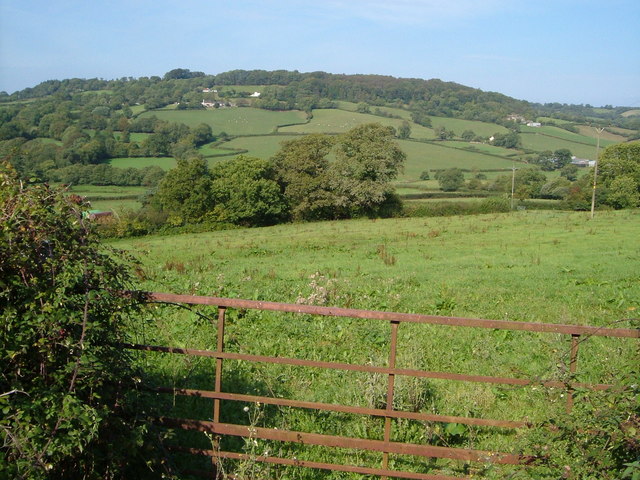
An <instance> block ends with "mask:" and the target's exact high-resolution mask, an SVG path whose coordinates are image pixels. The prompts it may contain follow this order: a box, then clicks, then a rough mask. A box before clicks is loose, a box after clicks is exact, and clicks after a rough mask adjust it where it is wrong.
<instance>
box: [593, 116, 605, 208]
mask: <svg viewBox="0 0 640 480" xmlns="http://www.w3.org/2000/svg"><path fill="white" fill-rule="evenodd" d="M593 128H595V130H596V132H598V142H597V143H596V164H595V165H594V167H593V191H592V192H591V220H593V213H594V212H595V209H596V182H597V179H598V156H599V155H600V134H601V133H602V132H603V131H604V127H601V128H596V127H593Z"/></svg>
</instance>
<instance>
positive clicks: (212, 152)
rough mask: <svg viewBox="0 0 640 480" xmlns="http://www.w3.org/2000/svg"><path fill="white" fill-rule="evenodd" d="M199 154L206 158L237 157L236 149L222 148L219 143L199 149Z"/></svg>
mask: <svg viewBox="0 0 640 480" xmlns="http://www.w3.org/2000/svg"><path fill="white" fill-rule="evenodd" d="M225 146H226V144H225ZM198 152H199V153H201V154H202V155H203V156H204V157H215V156H221V155H235V154H236V153H237V152H236V151H235V150H234V149H230V148H220V146H219V145H218V143H217V141H216V142H212V143H207V144H206V145H202V146H201V147H198Z"/></svg>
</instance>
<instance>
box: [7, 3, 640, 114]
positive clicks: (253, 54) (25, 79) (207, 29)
mask: <svg viewBox="0 0 640 480" xmlns="http://www.w3.org/2000/svg"><path fill="white" fill-rule="evenodd" d="M173 68H188V69H190V70H194V71H203V72H205V73H211V74H215V73H221V72H224V71H227V70H233V69H247V70H250V69H265V70H275V69H286V70H299V71H301V72H309V71H316V70H322V71H326V72H331V73H372V74H384V75H392V76H395V77H417V78H424V79H429V78H440V79H441V80H444V81H452V82H457V83H461V84H463V85H468V86H471V87H475V88H481V89H482V90H486V91H497V92H500V93H504V94H506V95H510V96H512V97H515V98H519V99H524V100H529V101H533V102H561V103H577V104H581V103H584V104H587V103H588V104H591V105H594V106H600V105H606V104H611V105H614V106H617V105H625V106H634V107H638V106H640V1H638V0H600V1H596V0H593V1H592V0H554V1H551V0H529V1H524V0H264V1H258V0H226V1H220V0H208V1H204V0H0V90H4V91H7V92H9V93H12V92H14V91H16V90H20V89H22V88H25V87H30V86H35V85H36V84H38V83H39V82H42V81H44V80H50V79H63V78H71V77H80V78H92V77H100V78H106V79H112V78H120V77H128V76H132V77H140V76H151V75H159V76H162V75H163V74H164V73H165V72H167V71H169V70H171V69H173Z"/></svg>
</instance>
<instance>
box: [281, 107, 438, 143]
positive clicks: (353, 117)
mask: <svg viewBox="0 0 640 480" xmlns="http://www.w3.org/2000/svg"><path fill="white" fill-rule="evenodd" d="M363 123H380V124H382V125H389V126H392V127H394V128H398V127H400V125H401V124H402V120H400V119H397V118H386V117H378V116H376V115H370V114H364V113H356V112H349V111H346V110H337V109H317V110H314V111H313V118H312V119H311V121H310V122H309V123H307V124H304V125H293V126H289V127H282V128H280V129H279V130H278V131H279V132H281V133H344V132H346V131H347V130H350V129H352V128H353V127H356V126H358V125H362V124H363ZM411 137H413V138H421V139H432V138H434V135H433V130H432V129H430V128H425V127H422V126H420V125H415V124H412V125H411Z"/></svg>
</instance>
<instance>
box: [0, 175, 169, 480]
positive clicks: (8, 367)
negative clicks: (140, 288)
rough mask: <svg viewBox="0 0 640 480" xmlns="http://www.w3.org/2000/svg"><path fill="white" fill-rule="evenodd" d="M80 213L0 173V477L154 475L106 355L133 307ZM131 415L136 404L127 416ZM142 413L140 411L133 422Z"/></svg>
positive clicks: (129, 373)
mask: <svg viewBox="0 0 640 480" xmlns="http://www.w3.org/2000/svg"><path fill="white" fill-rule="evenodd" d="M84 209H86V205H84V204H83V203H82V200H81V199H80V198H79V197H73V196H71V197H69V196H66V195H65V193H64V192H63V191H61V190H53V189H51V188H49V187H48V186H46V185H40V186H24V185H23V184H22V183H21V182H19V181H18V179H17V176H16V174H15V172H14V171H12V170H11V169H10V167H8V166H2V165H0V365H1V367H0V372H1V373H0V412H2V414H1V415H0V478H29V479H40V478H85V479H91V478H107V479H109V478H110V479H114V478H130V477H132V476H133V475H136V476H138V477H141V478H144V477H146V476H150V477H158V476H159V472H160V470H161V469H159V468H157V467H158V465H154V462H155V460H152V459H151V458H152V456H153V455H151V454H152V453H153V452H154V451H155V449H154V448H153V447H152V445H151V444H149V443H148V442H147V441H146V439H147V438H148V434H149V428H148V427H146V426H144V424H143V422H142V421H141V420H142V419H141V418H139V417H137V416H136V414H134V413H133V412H134V411H136V410H139V409H138V408H136V409H134V408H133V407H134V404H135V402H136V401H137V399H138V395H137V392H136V385H137V383H138V382H137V376H136V372H135V371H134V370H133V368H132V367H131V363H130V358H129V356H128V355H127V353H125V352H123V351H122V350H121V349H120V348H118V347H117V346H116V343H117V342H121V341H124V340H126V337H127V335H126V328H125V323H126V320H127V318H128V316H129V315H131V314H133V313H135V312H136V311H137V310H138V309H139V307H138V305H140V302H138V301H137V300H136V299H134V298H125V297H123V296H122V295H121V294H120V292H122V291H123V290H125V289H127V288H130V285H131V276H130V272H131V263H130V260H129V259H127V258H123V257H117V256H116V255H115V252H113V251H107V250H106V249H105V248H104V247H103V246H102V245H100V243H99V241H98V240H97V237H95V236H94V234H93V233H92V226H91V224H90V223H91V222H90V221H89V220H88V219H84V218H83V210H84ZM136 407H137V406H136ZM140 414H142V413H140Z"/></svg>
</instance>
